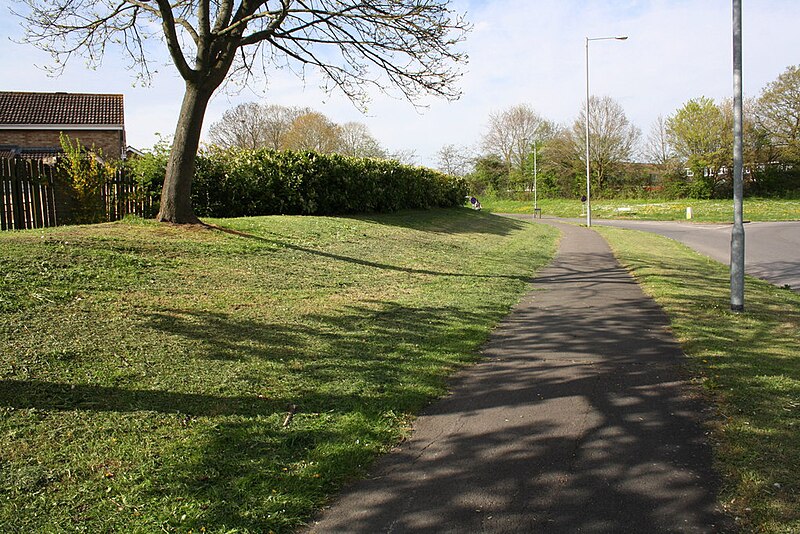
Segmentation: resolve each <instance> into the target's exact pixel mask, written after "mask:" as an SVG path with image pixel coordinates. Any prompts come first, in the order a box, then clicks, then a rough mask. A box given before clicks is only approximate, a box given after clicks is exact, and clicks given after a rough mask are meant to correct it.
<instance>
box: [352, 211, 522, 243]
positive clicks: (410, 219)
mask: <svg viewBox="0 0 800 534" xmlns="http://www.w3.org/2000/svg"><path fill="white" fill-rule="evenodd" d="M435 213H436V216H435V217H430V216H427V215H426V216H424V217H418V216H415V212H413V211H412V212H403V211H401V212H398V213H389V214H380V215H377V214H376V215H372V214H370V215H355V216H348V217H347V218H349V219H354V220H358V221H367V222H371V223H374V224H379V225H386V226H399V227H401V228H409V229H412V230H419V231H423V232H432V233H440V234H463V233H475V234H491V235H498V236H504V235H509V234H511V233H513V232H516V231H519V230H522V229H523V228H525V227H526V226H527V225H528V223H527V222H524V221H521V220H515V219H510V218H506V217H497V216H495V215H492V214H491V213H487V212H482V211H475V210H472V209H468V208H453V209H439V210H436V212H435Z"/></svg>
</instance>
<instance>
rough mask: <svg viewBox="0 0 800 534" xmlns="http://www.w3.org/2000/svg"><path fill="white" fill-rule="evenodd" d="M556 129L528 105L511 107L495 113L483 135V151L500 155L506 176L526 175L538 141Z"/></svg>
mask: <svg viewBox="0 0 800 534" xmlns="http://www.w3.org/2000/svg"><path fill="white" fill-rule="evenodd" d="M552 129H553V126H552V124H551V123H550V122H548V121H547V120H545V119H543V118H542V117H541V116H540V115H539V114H538V113H537V112H536V111H535V110H534V109H533V108H531V107H530V106H528V105H527V104H519V105H516V106H512V107H510V108H508V109H507V110H505V111H502V112H499V113H492V114H491V115H490V116H489V125H488V129H487V131H486V133H485V134H484V136H483V148H484V150H485V151H486V153H488V154H497V155H498V156H500V157H501V158H502V160H503V163H504V164H505V166H506V174H509V175H511V174H512V172H516V173H518V174H520V175H521V174H523V173H524V170H525V161H526V160H527V159H528V155H529V154H530V153H531V150H532V147H533V141H534V140H535V139H539V138H543V137H547V136H549V135H550V134H551V132H552Z"/></svg>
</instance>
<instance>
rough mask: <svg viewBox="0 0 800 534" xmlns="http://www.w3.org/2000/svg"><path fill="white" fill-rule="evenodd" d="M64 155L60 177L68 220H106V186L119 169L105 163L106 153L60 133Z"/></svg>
mask: <svg viewBox="0 0 800 534" xmlns="http://www.w3.org/2000/svg"><path fill="white" fill-rule="evenodd" d="M60 141H61V148H62V150H63V151H64V156H63V157H61V158H59V160H58V176H59V179H60V181H61V183H62V185H63V186H64V187H65V190H66V191H65V192H66V194H67V199H68V205H69V209H68V213H69V215H68V216H67V217H65V218H64V220H66V221H67V222H70V223H73V224H86V223H96V222H102V221H105V220H106V212H105V205H104V204H103V197H102V190H103V186H104V185H105V184H106V182H108V181H109V180H110V179H112V178H113V177H114V174H115V172H116V167H115V165H114V164H113V163H111V162H107V161H104V160H103V152H102V150H100V149H96V148H95V147H94V146H92V148H91V149H88V148H86V147H85V146H83V145H81V143H80V141H78V140H77V139H76V140H75V143H74V144H73V142H72V140H70V138H69V137H68V136H66V135H64V134H63V133H62V134H60Z"/></svg>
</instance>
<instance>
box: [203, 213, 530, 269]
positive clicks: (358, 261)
mask: <svg viewBox="0 0 800 534" xmlns="http://www.w3.org/2000/svg"><path fill="white" fill-rule="evenodd" d="M206 227H208V228H210V229H212V230H218V231H220V232H224V233H226V234H231V235H236V236H239V237H244V238H247V239H252V240H255V241H260V242H262V243H267V244H270V245H273V246H275V245H277V246H279V247H282V248H286V249H289V250H295V251H298V252H303V253H306V254H313V255H315V256H320V257H323V258H328V259H332V260H335V261H343V262H347V263H352V264H355V265H361V266H364V267H372V268H375V269H384V270H389V271H399V272H404V273H409V274H426V275H432V276H452V277H458V278H495V279H503V278H504V279H508V280H522V281H524V282H530V281H531V278H530V277H527V276H519V275H503V274H496V275H495V274H481V273H458V272H445V271H434V270H430V269H416V268H413V267H403V266H400V265H391V264H388V263H380V262H375V261H370V260H365V259H361V258H355V257H352V256H344V255H342V254H334V253H332V252H325V251H323V250H317V249H313V248H308V247H304V246H301V245H297V244H295V243H290V242H287V241H282V240H280V239H269V238H266V237H261V236H257V235H254V234H249V233H246V232H241V231H239V230H233V229H230V228H225V227H223V226H215V225H210V224H208V225H206Z"/></svg>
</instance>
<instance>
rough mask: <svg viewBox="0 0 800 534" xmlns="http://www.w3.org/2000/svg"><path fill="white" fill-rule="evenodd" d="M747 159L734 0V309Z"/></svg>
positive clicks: (740, 305)
mask: <svg viewBox="0 0 800 534" xmlns="http://www.w3.org/2000/svg"><path fill="white" fill-rule="evenodd" d="M743 171H744V162H743V157H742V0H733V230H732V231H731V310H732V311H734V312H742V311H744V220H743V219H744V209H743V202H744V199H743V197H744V184H743V174H744V173H743Z"/></svg>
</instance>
